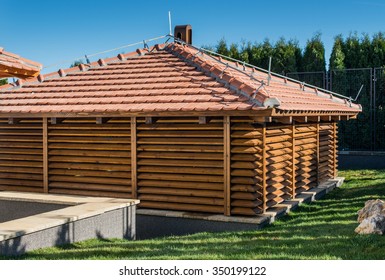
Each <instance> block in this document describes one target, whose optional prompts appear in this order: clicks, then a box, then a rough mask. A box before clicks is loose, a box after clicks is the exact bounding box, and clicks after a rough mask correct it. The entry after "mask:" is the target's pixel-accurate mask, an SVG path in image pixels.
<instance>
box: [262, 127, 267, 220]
mask: <svg viewBox="0 0 385 280" xmlns="http://www.w3.org/2000/svg"><path fill="white" fill-rule="evenodd" d="M266 156H267V154H266V123H264V124H263V127H262V195H263V197H262V200H263V204H262V205H263V206H262V210H263V213H265V212H266V209H267V184H266V170H267V166H266V165H267V161H266Z"/></svg>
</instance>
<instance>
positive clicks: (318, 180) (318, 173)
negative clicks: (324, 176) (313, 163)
mask: <svg viewBox="0 0 385 280" xmlns="http://www.w3.org/2000/svg"><path fill="white" fill-rule="evenodd" d="M319 145H320V144H319V123H317V186H318V185H319V183H320V172H319V148H320V147H319Z"/></svg>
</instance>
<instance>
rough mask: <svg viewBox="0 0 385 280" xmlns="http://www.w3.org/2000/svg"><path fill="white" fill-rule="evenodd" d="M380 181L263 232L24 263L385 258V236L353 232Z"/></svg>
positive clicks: (381, 192) (123, 243)
mask: <svg viewBox="0 0 385 280" xmlns="http://www.w3.org/2000/svg"><path fill="white" fill-rule="evenodd" d="M363 175H365V174H363ZM381 175H382V176H383V175H384V173H381ZM362 177H364V178H363V180H366V178H365V176H362ZM374 179H376V178H374ZM381 180H382V182H378V181H377V180H376V183H377V184H368V183H367V182H366V181H365V183H362V184H361V185H363V186H364V187H361V186H357V187H354V186H352V185H351V184H353V183H354V184H356V183H357V182H358V183H359V179H354V180H350V181H349V182H348V183H346V184H345V185H344V186H343V187H342V188H340V189H337V190H335V191H333V192H331V193H329V194H328V195H326V196H325V197H324V200H320V201H317V202H314V203H312V204H304V205H302V206H301V207H299V208H298V209H297V210H296V211H294V212H292V213H290V214H289V215H287V216H285V217H283V218H282V219H280V220H278V221H276V222H275V223H274V224H272V225H269V226H266V227H265V228H264V229H262V230H256V231H239V232H223V233H199V234H194V235H187V236H173V237H168V238H156V239H150V240H140V241H128V240H118V239H112V240H89V241H85V242H80V243H75V244H72V245H68V246H63V247H57V248H50V249H44V250H38V251H34V252H30V253H28V254H26V255H24V256H22V257H21V258H23V259H385V237H383V236H379V235H364V236H361V235H357V234H355V233H354V229H355V227H356V226H357V225H358V223H357V222H356V218H357V215H356V213H357V211H358V210H359V209H360V208H362V207H363V205H364V203H365V201H367V200H368V199H375V198H384V197H385V176H383V178H381ZM353 181H354V182H353ZM373 183H374V180H373Z"/></svg>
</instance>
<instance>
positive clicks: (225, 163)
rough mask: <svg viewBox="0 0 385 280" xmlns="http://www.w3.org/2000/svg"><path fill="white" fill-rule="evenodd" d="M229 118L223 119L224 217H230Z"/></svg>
mask: <svg viewBox="0 0 385 280" xmlns="http://www.w3.org/2000/svg"><path fill="white" fill-rule="evenodd" d="M230 126H231V124H230V117H227V116H226V117H224V118H223V151H224V153H223V180H224V215H226V216H230V215H231V138H230V135H231V130H230Z"/></svg>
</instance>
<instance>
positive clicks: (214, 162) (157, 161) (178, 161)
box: [138, 158, 223, 167]
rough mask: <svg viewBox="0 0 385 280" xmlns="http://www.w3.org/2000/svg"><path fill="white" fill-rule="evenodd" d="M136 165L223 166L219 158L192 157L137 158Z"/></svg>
mask: <svg viewBox="0 0 385 280" xmlns="http://www.w3.org/2000/svg"><path fill="white" fill-rule="evenodd" d="M138 165H149V166H154V165H155V166H177V167H213V166H215V167H223V161H219V160H194V159H187V160H185V159H155V158H154V159H139V160H138Z"/></svg>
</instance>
